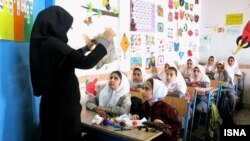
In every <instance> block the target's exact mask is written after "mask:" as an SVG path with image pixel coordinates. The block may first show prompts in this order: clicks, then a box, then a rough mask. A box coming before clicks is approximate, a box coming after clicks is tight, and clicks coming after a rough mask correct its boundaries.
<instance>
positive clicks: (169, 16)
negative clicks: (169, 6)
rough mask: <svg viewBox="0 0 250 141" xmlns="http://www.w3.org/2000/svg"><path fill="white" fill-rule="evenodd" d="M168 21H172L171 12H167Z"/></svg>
mask: <svg viewBox="0 0 250 141" xmlns="http://www.w3.org/2000/svg"><path fill="white" fill-rule="evenodd" d="M168 21H169V22H172V21H173V13H172V12H168Z"/></svg>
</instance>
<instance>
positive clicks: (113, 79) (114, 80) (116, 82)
mask: <svg viewBox="0 0 250 141" xmlns="http://www.w3.org/2000/svg"><path fill="white" fill-rule="evenodd" d="M120 84H121V79H120V77H119V76H118V75H117V74H116V73H112V74H111V75H110V77H109V87H110V88H111V89H112V90H116V89H117V88H118V87H119V86H120Z"/></svg>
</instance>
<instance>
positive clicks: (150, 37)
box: [146, 35, 155, 46]
mask: <svg viewBox="0 0 250 141" xmlns="http://www.w3.org/2000/svg"><path fill="white" fill-rule="evenodd" d="M153 45H155V38H154V36H153V35H146V46H153Z"/></svg>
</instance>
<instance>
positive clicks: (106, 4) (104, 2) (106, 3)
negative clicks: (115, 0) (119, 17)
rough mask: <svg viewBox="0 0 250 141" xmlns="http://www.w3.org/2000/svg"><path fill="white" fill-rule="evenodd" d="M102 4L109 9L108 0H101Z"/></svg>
mask: <svg viewBox="0 0 250 141" xmlns="http://www.w3.org/2000/svg"><path fill="white" fill-rule="evenodd" d="M102 5H103V6H104V7H105V8H106V9H107V10H110V9H111V7H110V4H109V0H102Z"/></svg>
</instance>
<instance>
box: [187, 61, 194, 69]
mask: <svg viewBox="0 0 250 141" xmlns="http://www.w3.org/2000/svg"><path fill="white" fill-rule="evenodd" d="M192 67H193V62H192V61H187V68H189V69H192Z"/></svg>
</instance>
